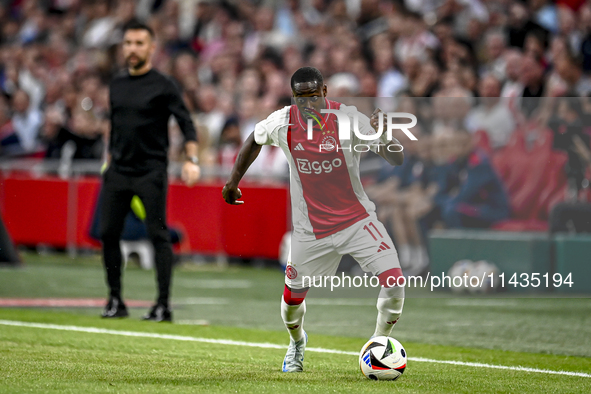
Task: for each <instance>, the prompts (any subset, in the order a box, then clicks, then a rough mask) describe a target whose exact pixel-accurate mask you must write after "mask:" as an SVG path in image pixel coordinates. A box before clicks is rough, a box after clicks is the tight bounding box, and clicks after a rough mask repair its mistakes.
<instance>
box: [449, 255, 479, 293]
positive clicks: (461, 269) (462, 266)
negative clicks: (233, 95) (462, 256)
mask: <svg viewBox="0 0 591 394" xmlns="http://www.w3.org/2000/svg"><path fill="white" fill-rule="evenodd" d="M473 266H474V262H473V261H472V260H459V261H456V262H455V263H454V265H452V266H451V268H450V269H449V271H448V272H447V274H448V275H449V277H450V278H451V291H452V292H454V293H462V292H464V291H466V290H468V287H467V286H465V285H466V283H464V279H462V282H461V283H462V284H461V285H460V286H458V287H456V286H454V284H453V280H454V278H456V277H459V278H463V277H464V274H466V275H468V276H470V270H471V269H472V267H473ZM456 283H457V282H456Z"/></svg>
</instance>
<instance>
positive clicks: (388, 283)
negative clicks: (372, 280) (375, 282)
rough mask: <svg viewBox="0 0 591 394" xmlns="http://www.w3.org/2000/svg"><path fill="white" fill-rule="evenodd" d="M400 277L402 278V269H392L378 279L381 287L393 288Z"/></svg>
mask: <svg viewBox="0 0 591 394" xmlns="http://www.w3.org/2000/svg"><path fill="white" fill-rule="evenodd" d="M401 276H403V275H402V269H400V268H392V269H389V270H388V271H384V272H382V273H381V274H379V275H378V279H379V280H380V285H382V286H383V287H394V286H396V283H398V282H397V281H398V278H399V277H401ZM388 278H389V279H388Z"/></svg>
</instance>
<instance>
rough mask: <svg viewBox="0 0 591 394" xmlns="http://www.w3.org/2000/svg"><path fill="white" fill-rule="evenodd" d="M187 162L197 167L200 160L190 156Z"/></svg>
mask: <svg viewBox="0 0 591 394" xmlns="http://www.w3.org/2000/svg"><path fill="white" fill-rule="evenodd" d="M187 161H190V162H191V163H193V164H195V165H197V166H198V165H199V158H198V157H197V156H189V157H187Z"/></svg>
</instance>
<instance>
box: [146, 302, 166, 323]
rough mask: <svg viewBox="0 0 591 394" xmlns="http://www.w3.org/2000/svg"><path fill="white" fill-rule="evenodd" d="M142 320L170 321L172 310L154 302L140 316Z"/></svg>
mask: <svg viewBox="0 0 591 394" xmlns="http://www.w3.org/2000/svg"><path fill="white" fill-rule="evenodd" d="M142 320H151V321H155V322H163V321H165V322H170V323H172V311H171V310H170V308H168V307H166V306H164V305H162V304H156V305H154V306H153V307H152V308H151V309H150V311H149V312H148V313H147V314H145V315H144V316H143V317H142Z"/></svg>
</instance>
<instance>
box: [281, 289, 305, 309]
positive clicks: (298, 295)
mask: <svg viewBox="0 0 591 394" xmlns="http://www.w3.org/2000/svg"><path fill="white" fill-rule="evenodd" d="M308 290H310V289H290V288H289V287H287V285H285V288H284V289H283V301H285V303H286V304H287V305H300V304H301V303H302V302H304V299H305V298H306V294H308Z"/></svg>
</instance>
